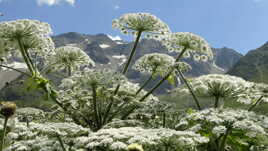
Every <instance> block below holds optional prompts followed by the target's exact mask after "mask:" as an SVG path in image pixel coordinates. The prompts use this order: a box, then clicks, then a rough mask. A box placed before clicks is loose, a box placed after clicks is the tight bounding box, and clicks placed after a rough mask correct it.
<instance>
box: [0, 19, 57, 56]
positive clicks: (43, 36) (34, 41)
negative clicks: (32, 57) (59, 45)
mask: <svg viewBox="0 0 268 151" xmlns="http://www.w3.org/2000/svg"><path fill="white" fill-rule="evenodd" d="M51 33H52V30H51V28H50V25H49V24H47V23H43V22H40V21H37V20H28V19H22V20H15V21H8V22H1V23H0V37H1V38H0V44H1V49H0V54H3V53H6V52H9V51H11V50H18V49H21V48H22V47H23V48H24V49H26V50H29V49H30V50H31V52H34V53H35V52H36V53H38V54H39V55H47V53H48V52H51V51H53V50H54V43H53V41H52V39H51V38H50V37H49V35H50V34H51ZM40 53H41V54H40Z"/></svg>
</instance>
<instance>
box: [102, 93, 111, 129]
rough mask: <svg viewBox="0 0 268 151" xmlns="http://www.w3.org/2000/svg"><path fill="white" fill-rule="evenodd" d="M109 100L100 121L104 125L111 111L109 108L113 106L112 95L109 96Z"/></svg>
mask: <svg viewBox="0 0 268 151" xmlns="http://www.w3.org/2000/svg"><path fill="white" fill-rule="evenodd" d="M110 100H111V101H110V103H109V104H108V107H107V108H106V111H105V114H104V117H103V122H102V124H103V125H104V124H106V122H108V121H107V119H108V115H109V113H110V111H111V108H112V106H113V103H114V98H113V96H111V99H110Z"/></svg>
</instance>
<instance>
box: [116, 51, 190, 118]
mask: <svg viewBox="0 0 268 151" xmlns="http://www.w3.org/2000/svg"><path fill="white" fill-rule="evenodd" d="M186 50H187V47H185V48H184V49H183V50H182V52H181V53H180V54H179V55H178V57H177V58H176V62H178V61H179V60H180V59H181V58H182V56H183V54H184V53H185V51H186ZM174 69H175V68H173V69H171V70H170V71H169V72H168V73H167V75H166V76H165V77H163V78H162V79H161V80H160V81H159V82H158V83H157V84H156V85H155V86H154V87H153V88H152V89H151V90H149V91H148V92H147V93H146V94H145V95H144V96H143V97H142V98H141V99H140V100H139V102H142V101H144V100H145V99H146V98H147V97H148V96H149V95H151V94H152V93H153V92H154V91H155V90H156V89H157V88H158V87H159V86H160V85H162V84H163V83H164V82H165V81H166V80H167V79H168V77H169V76H170V75H171V74H172V72H173V71H174ZM136 108H137V106H134V107H133V108H132V109H130V110H129V111H128V112H127V113H126V114H125V115H123V116H122V118H121V119H125V118H126V117H128V115H129V114H131V113H132V112H133V111H134V110H135V109H136Z"/></svg>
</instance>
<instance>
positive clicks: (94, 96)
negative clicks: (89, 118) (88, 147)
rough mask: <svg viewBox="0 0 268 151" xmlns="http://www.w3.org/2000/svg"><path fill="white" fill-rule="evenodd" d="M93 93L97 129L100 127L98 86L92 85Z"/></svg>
mask: <svg viewBox="0 0 268 151" xmlns="http://www.w3.org/2000/svg"><path fill="white" fill-rule="evenodd" d="M91 87H92V93H93V110H94V119H95V122H96V125H97V129H99V128H100V122H99V115H98V110H97V92H96V86H94V85H92V86H91Z"/></svg>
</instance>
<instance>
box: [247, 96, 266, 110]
mask: <svg viewBox="0 0 268 151" xmlns="http://www.w3.org/2000/svg"><path fill="white" fill-rule="evenodd" d="M262 98H263V96H261V97H260V98H259V99H258V100H257V101H256V102H255V103H254V104H252V106H251V107H250V108H249V109H248V111H252V110H253V109H254V108H255V107H256V106H257V105H258V104H260V103H261V102H262V101H263V100H262Z"/></svg>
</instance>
